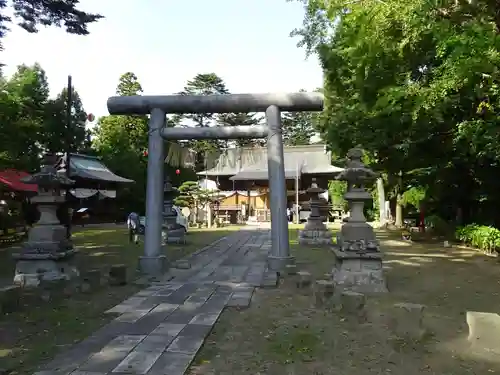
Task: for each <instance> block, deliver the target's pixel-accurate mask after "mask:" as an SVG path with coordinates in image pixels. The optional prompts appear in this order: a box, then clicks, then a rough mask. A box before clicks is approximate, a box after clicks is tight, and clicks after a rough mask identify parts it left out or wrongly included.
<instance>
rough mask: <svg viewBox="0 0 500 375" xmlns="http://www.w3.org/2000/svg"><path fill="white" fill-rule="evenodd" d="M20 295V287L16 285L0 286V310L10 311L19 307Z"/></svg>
mask: <svg viewBox="0 0 500 375" xmlns="http://www.w3.org/2000/svg"><path fill="white" fill-rule="evenodd" d="M20 296H21V287H19V286H18V285H9V286H4V287H2V288H0V311H1V312H3V313H11V312H14V311H16V310H17V309H18V308H19V300H20Z"/></svg>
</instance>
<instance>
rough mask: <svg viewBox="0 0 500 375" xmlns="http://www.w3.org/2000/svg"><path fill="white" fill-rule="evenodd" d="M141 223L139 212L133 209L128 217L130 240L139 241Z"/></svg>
mask: <svg viewBox="0 0 500 375" xmlns="http://www.w3.org/2000/svg"><path fill="white" fill-rule="evenodd" d="M139 225H140V223H139V214H137V213H136V212H133V211H132V212H131V213H130V214H129V215H128V218H127V227H128V240H129V242H134V243H136V244H138V243H139Z"/></svg>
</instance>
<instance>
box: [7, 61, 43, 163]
mask: <svg viewBox="0 0 500 375" xmlns="http://www.w3.org/2000/svg"><path fill="white" fill-rule="evenodd" d="M2 86H3V90H2V98H1V99H0V109H4V110H5V115H6V116H5V117H6V118H5V122H2V124H1V125H0V128H1V129H2V130H1V132H2V133H3V135H4V137H3V139H2V141H1V142H2V143H3V144H2V151H3V157H2V161H1V164H3V167H9V168H17V169H21V170H26V171H34V170H36V169H38V167H39V155H40V152H41V151H42V147H41V144H40V134H41V132H42V130H43V125H44V120H45V113H46V106H47V102H48V97H49V85H48V83H47V77H46V75H45V71H44V70H43V69H42V68H41V67H40V65H38V64H35V65H33V66H26V65H20V66H19V67H18V68H17V71H16V72H15V73H14V74H13V75H12V77H11V78H10V79H9V80H6V81H5V82H4V83H3V85H2ZM4 110H2V111H1V112H4Z"/></svg>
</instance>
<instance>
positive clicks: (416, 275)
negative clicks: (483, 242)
mask: <svg viewBox="0 0 500 375" xmlns="http://www.w3.org/2000/svg"><path fill="white" fill-rule="evenodd" d="M292 231H293V233H291V237H292V238H293V237H296V230H292ZM378 235H379V239H380V240H381V244H382V248H383V251H384V254H385V261H384V266H385V269H386V270H385V272H386V277H387V282H388V286H389V289H390V292H389V293H387V294H384V295H377V296H370V297H369V298H368V302H367V311H368V321H367V322H365V323H359V322H358V320H357V319H354V318H352V317H345V316H342V315H341V314H340V313H339V312H335V311H334V310H333V311H332V310H330V311H329V310H328V309H325V308H315V307H313V305H312V297H311V295H307V294H301V293H298V291H297V290H296V289H295V287H294V286H293V284H292V283H287V282H285V283H284V284H283V285H281V286H280V288H279V289H271V290H257V291H256V294H255V295H254V298H253V301H252V304H251V306H250V308H248V309H246V310H241V311H237V310H234V309H233V310H226V311H225V312H224V313H223V315H222V316H221V318H220V319H219V322H218V323H217V325H216V327H215V329H214V331H213V332H212V333H211V335H210V337H209V338H208V340H207V341H206V343H205V345H204V347H203V348H202V350H201V352H200V353H199V355H198V356H197V359H196V361H195V364H194V365H193V366H192V368H191V370H190V371H191V374H192V375H195V374H196V375H198V374H200V375H201V374H204V375H207V374H214V375H215V374H217V375H222V374H228V375H229V374H234V375H236V374H241V375H255V374H276V375H278V374H279V375H281V374H297V375H302V374H313V375H323V374H325V375H326V374H339V375H340V374H346V375H347V374H353V375H354V374H355V375H368V374H370V375H373V374H405V375H414V374H415V375H416V374H436V375H438V374H439V375H466V374H467V375H471V374H481V375H485V374H489V373H500V359H498V358H497V356H488V357H479V356H477V355H475V354H474V353H473V352H472V351H471V350H470V349H469V348H468V345H467V335H468V328H467V324H466V320H465V313H466V311H481V312H493V313H496V312H498V311H499V309H500V301H499V298H498V294H499V291H500V285H499V284H500V272H499V271H500V264H498V263H497V262H496V260H495V259H493V258H490V257H486V256H484V255H482V254H480V253H479V252H476V251H474V250H470V249H460V248H444V247H443V246H442V244H435V245H428V244H425V245H424V244H418V243H413V244H409V243H407V242H403V241H401V240H399V238H398V237H397V236H396V235H395V234H393V233H387V232H380V233H379V234H378ZM292 248H293V249H292V251H293V252H294V255H295V256H296V258H297V263H298V264H299V265H300V266H299V268H301V269H303V270H308V271H310V272H311V273H313V275H315V276H316V277H317V278H323V274H324V273H325V272H329V271H330V270H331V267H332V265H333V262H334V259H333V255H332V254H331V252H329V251H328V250H327V249H324V248H323V249H319V248H304V247H299V246H298V245H293V246H292ZM398 302H411V303H418V304H424V305H426V312H425V315H424V325H425V327H426V328H427V329H429V331H430V333H431V334H430V335H429V336H428V337H427V338H426V339H425V340H424V341H422V342H409V341H401V340H396V339H394V337H392V336H391V333H390V330H389V329H388V328H387V322H388V317H390V315H391V309H393V305H394V303H398Z"/></svg>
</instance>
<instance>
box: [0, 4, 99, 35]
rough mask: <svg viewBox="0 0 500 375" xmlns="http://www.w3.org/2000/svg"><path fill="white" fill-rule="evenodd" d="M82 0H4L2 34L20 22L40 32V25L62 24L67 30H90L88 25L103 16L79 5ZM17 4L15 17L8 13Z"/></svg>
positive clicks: (1, 17) (0, 19)
mask: <svg viewBox="0 0 500 375" xmlns="http://www.w3.org/2000/svg"><path fill="white" fill-rule="evenodd" d="M79 3H80V2H79V1H78V0H13V1H11V2H7V0H0V10H1V11H2V15H0V38H3V37H4V36H5V35H6V33H7V32H8V31H9V24H10V23H12V22H16V23H17V24H18V25H19V26H20V27H22V28H23V29H24V30H26V31H27V32H29V33H36V32H37V31H38V25H43V26H56V27H62V28H64V29H65V30H66V32H67V33H70V34H77V35H87V34H89V31H88V25H89V24H90V23H93V22H96V21H98V20H100V19H102V18H103V16H101V15H100V14H93V13H87V12H84V11H82V10H80V9H79V8H78V4H79ZM8 7H12V8H13V11H14V12H13V14H14V17H10V16H7V15H5V10H6V9H7V8H8Z"/></svg>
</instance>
